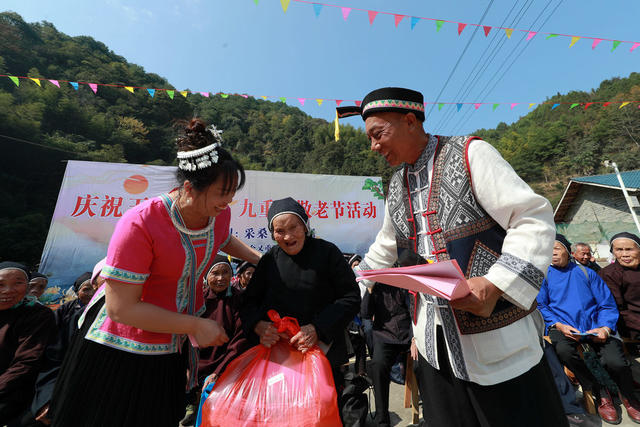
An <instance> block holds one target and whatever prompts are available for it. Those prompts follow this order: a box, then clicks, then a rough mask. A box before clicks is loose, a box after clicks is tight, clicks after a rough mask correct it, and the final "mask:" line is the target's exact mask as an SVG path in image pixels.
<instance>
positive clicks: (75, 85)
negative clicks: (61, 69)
mask: <svg viewBox="0 0 640 427" xmlns="http://www.w3.org/2000/svg"><path fill="white" fill-rule="evenodd" d="M69 84H70V85H71V86H72V87H73V88H74V89H75V90H78V82H69Z"/></svg>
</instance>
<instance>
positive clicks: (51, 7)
mask: <svg viewBox="0 0 640 427" xmlns="http://www.w3.org/2000/svg"><path fill="white" fill-rule="evenodd" d="M324 2H326V3H331V4H336V5H339V6H345V7H352V8H361V9H371V10H379V11H387V12H393V13H399V14H406V15H410V16H422V17H430V18H438V19H445V20H451V21H458V22H468V23H481V21H480V20H481V17H482V16H483V14H485V11H486V16H485V18H484V20H483V21H482V24H484V25H490V26H501V24H502V23H503V22H505V24H504V25H502V26H505V27H514V28H519V29H529V28H534V29H535V30H537V29H538V28H540V26H541V24H542V23H544V26H543V27H542V28H541V29H540V31H544V32H553V33H563V34H575V35H582V36H593V37H602V38H610V39H617V40H630V41H640V32H639V31H638V25H637V17H638V16H640V2H635V1H622V0H610V1H608V2H605V1H602V0H597V1H596V0H584V1H578V0H451V1H446V2H445V1H433V0H396V1H393V2H390V1H383V0H333V1H332V0H325V1H324ZM556 6H557V8H556ZM1 7H2V10H13V11H15V12H18V13H19V14H21V15H22V16H23V18H24V19H25V20H26V21H28V22H33V21H42V20H46V21H49V22H51V23H53V24H54V25H55V26H56V27H57V28H58V29H59V30H60V31H62V32H65V33H67V34H70V35H73V36H75V35H88V36H91V37H94V38H95V39H97V40H100V41H102V42H103V43H105V44H106V45H107V46H109V48H111V49H112V50H113V51H114V52H116V53H117V54H119V55H122V56H124V57H125V58H126V59H127V60H128V61H130V62H133V63H137V64H139V65H141V66H143V67H144V68H145V70H146V71H149V72H154V73H157V74H159V75H161V76H163V77H165V78H167V79H168V80H169V81H170V82H171V83H172V84H173V85H175V86H176V88H178V89H185V88H189V89H192V90H195V91H209V92H218V91H222V92H233V93H248V94H252V95H256V96H259V95H273V96H284V97H287V98H288V103H289V104H291V105H295V106H300V104H299V103H298V101H297V98H299V97H303V98H310V100H309V101H307V102H306V104H305V107H303V110H304V111H305V112H307V113H308V114H310V115H312V116H314V117H321V118H324V119H327V120H331V119H332V118H333V117H334V114H335V112H334V109H333V108H334V107H335V103H333V102H325V103H324V104H323V105H322V106H321V107H319V106H318V105H317V104H316V103H315V102H314V101H313V99H315V98H336V99H362V97H364V95H365V94H366V93H367V92H369V91H370V90H372V89H375V88H377V87H381V86H396V85H398V86H405V87H410V88H413V89H416V90H419V91H421V92H422V93H423V94H424V95H425V100H426V101H429V102H433V101H436V97H437V96H438V94H440V93H442V94H441V96H440V97H439V98H437V100H438V101H441V102H489V103H494V102H495V103H501V105H500V106H499V107H498V108H497V110H496V111H492V108H491V106H490V105H489V106H487V105H484V106H482V107H480V109H479V110H477V111H476V110H475V109H474V108H473V106H471V105H466V106H464V107H463V108H462V110H461V111H460V112H455V110H456V107H455V106H445V107H444V108H443V109H442V111H438V109H437V108H433V111H431V114H429V115H428V117H427V122H426V126H425V127H426V128H427V130H428V131H431V132H437V133H441V134H465V133H470V132H473V131H474V130H477V129H479V128H492V127H495V126H496V125H497V124H498V123H499V122H501V121H504V122H507V123H511V122H513V121H515V120H517V119H518V118H519V117H520V116H523V115H525V114H526V113H527V106H526V105H519V106H516V107H515V108H514V109H513V110H511V109H510V107H509V105H508V104H509V103H512V102H519V103H529V102H542V101H544V100H545V98H546V97H548V96H552V95H554V94H556V93H566V92H568V91H571V90H587V91H588V90H590V89H592V88H595V87H597V86H598V85H599V84H600V82H601V81H602V80H604V79H609V78H612V77H617V76H619V77H625V76H628V75H629V73H631V72H633V71H640V48H638V49H637V50H636V51H634V52H633V53H630V52H629V48H630V47H631V45H630V44H625V43H623V44H621V45H620V46H619V47H618V49H617V50H616V51H615V52H613V53H612V52H611V42H607V41H604V42H602V43H601V44H600V46H598V47H597V48H596V49H595V50H592V49H591V43H592V41H591V40H586V39H582V40H580V41H578V42H577V44H576V45H575V46H573V47H572V48H571V49H569V47H568V46H569V43H570V39H568V38H564V37H557V38H553V39H550V40H545V39H544V37H542V36H536V37H534V38H533V39H532V40H531V41H529V42H525V41H521V40H522V39H523V38H524V37H525V34H524V33H519V32H514V33H513V36H512V37H511V39H507V38H506V36H505V35H504V32H499V31H497V30H493V31H492V33H490V34H489V37H485V36H484V33H483V32H482V29H480V30H479V31H478V32H477V34H476V35H475V37H474V38H473V40H472V41H471V42H470V43H469V41H470V39H471V37H472V34H473V32H474V27H471V26H467V27H466V28H465V30H464V31H463V33H462V35H461V36H458V34H457V25H455V24H447V23H445V24H444V25H443V27H442V29H441V30H440V31H439V32H436V29H435V27H436V26H435V23H433V22H431V21H420V22H419V23H418V24H417V25H416V26H415V28H414V29H413V30H411V28H410V20H409V19H404V20H403V21H402V22H401V23H400V25H399V26H398V28H395V26H394V20H393V17H392V16H385V15H378V17H377V18H376V20H375V22H374V24H373V25H369V22H368V17H367V13H366V12H362V11H358V10H352V12H351V13H350V15H349V17H348V19H347V21H346V22H345V21H344V20H343V18H342V12H341V10H340V9H336V8H330V7H324V8H323V9H322V11H321V13H320V16H319V17H316V16H315V13H314V8H313V7H312V6H311V5H307V4H302V3H297V2H295V1H291V3H290V6H289V9H288V11H287V13H286V14H285V13H283V11H282V8H281V6H280V0H259V3H258V5H256V4H255V3H254V0H227V1H222V0H172V1H167V0H155V1H136V0H131V1H125V0H103V1H86V0H83V1H81V0H58V1H51V0H3V2H2V6H1ZM552 11H554V13H553V14H551V12H552ZM509 12H511V13H510V14H509ZM536 18H538V19H537V21H536ZM496 33H499V34H497V35H496V37H495V38H494V34H496ZM467 45H468V47H467V50H466V52H465V53H464V55H462V53H463V50H464V49H465V47H466V46H467ZM525 46H526V49H524V50H523V48H524V47H525ZM483 52H486V53H485V55H484V57H483V56H482V54H483ZM489 53H494V56H492V60H491V61H486V62H485V60H486V58H487V57H488V54H489ZM483 58H484V59H483ZM481 59H482V60H481ZM514 60H515V62H513V61H514ZM457 61H459V65H458V67H457V70H456V71H455V72H454V73H453V74H451V72H452V69H453V67H454V65H455V64H456V62H457ZM512 62H513V65H512V66H511V68H510V69H509V70H508V72H506V73H505V69H506V68H507V67H508V66H509V65H510V64H511V63H512ZM503 64H504V65H503ZM476 65H478V66H477V67H476V68H475V69H476V71H478V70H484V72H483V73H477V72H475V73H473V74H472V73H471V71H472V70H473V69H474V67H475V66H476ZM450 75H451V78H450V80H449V82H448V84H447V85H446V86H445V82H446V81H447V79H448V77H449V76H450ZM501 76H503V77H502V78H500V77H501ZM46 77H48V78H56V77H57V76H46ZM465 81H466V82H467V85H465ZM470 82H475V83H474V84H473V85H469V83H470ZM100 83H110V82H100ZM128 83H131V84H136V82H128ZM150 102H152V101H150ZM430 109H431V107H430V106H428V107H427V111H429V110H430ZM345 122H347V123H352V124H354V125H358V126H359V125H361V123H362V122H361V120H359V119H358V118H350V119H346V120H345Z"/></svg>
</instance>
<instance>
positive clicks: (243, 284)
mask: <svg viewBox="0 0 640 427" xmlns="http://www.w3.org/2000/svg"><path fill="white" fill-rule="evenodd" d="M254 271H256V266H255V265H253V264H251V263H250V262H248V261H245V262H243V263H242V264H240V266H238V271H237V273H236V277H234V278H233V280H232V285H233V287H235V288H236V289H238V290H239V291H240V292H244V290H245V289H247V285H249V282H250V281H251V276H253V273H254Z"/></svg>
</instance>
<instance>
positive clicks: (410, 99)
mask: <svg viewBox="0 0 640 427" xmlns="http://www.w3.org/2000/svg"><path fill="white" fill-rule="evenodd" d="M336 111H337V113H338V118H343V117H350V116H356V115H361V116H362V120H366V119H367V117H368V116H369V115H371V114H373V113H378V112H384V111H396V112H398V113H413V114H415V115H416V118H417V119H418V120H420V121H421V122H424V119H425V116H424V97H423V96H422V94H421V93H420V92H417V91H415V90H411V89H405V88H401V87H383V88H380V89H376V90H374V91H372V92H369V94H367V96H365V97H364V99H363V100H362V103H361V104H360V106H346V107H338V108H337V109H336Z"/></svg>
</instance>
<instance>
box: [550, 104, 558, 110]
mask: <svg viewBox="0 0 640 427" xmlns="http://www.w3.org/2000/svg"><path fill="white" fill-rule="evenodd" d="M558 105H560V104H553V107H551V109H552V110H555V109H556V108H558Z"/></svg>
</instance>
